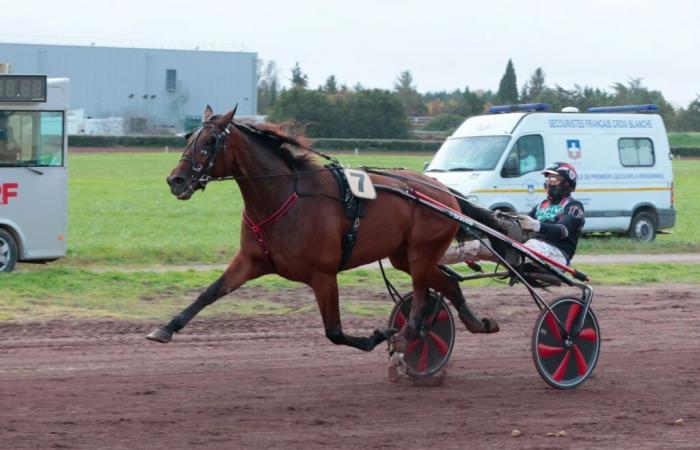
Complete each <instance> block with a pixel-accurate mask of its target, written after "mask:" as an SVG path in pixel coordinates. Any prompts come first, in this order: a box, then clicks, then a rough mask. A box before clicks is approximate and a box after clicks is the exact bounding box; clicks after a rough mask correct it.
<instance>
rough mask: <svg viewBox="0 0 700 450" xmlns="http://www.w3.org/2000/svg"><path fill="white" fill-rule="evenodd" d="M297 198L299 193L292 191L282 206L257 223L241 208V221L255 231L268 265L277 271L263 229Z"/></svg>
mask: <svg viewBox="0 0 700 450" xmlns="http://www.w3.org/2000/svg"><path fill="white" fill-rule="evenodd" d="M297 200H299V194H297V193H296V192H293V193H292V195H290V196H289V198H287V200H285V201H284V203H282V206H280V207H279V208H278V209H277V211H275V212H273V213H272V214H270V216H268V217H267V218H266V219H263V220H262V221H260V222H258V223H255V222H253V219H251V218H250V216H249V215H248V213H247V212H246V210H245V209H243V222H245V224H246V225H248V228H250V229H251V231H252V232H253V233H255V237H256V238H257V241H258V243H259V244H260V246H261V247H262V249H263V253H265V256H267V260H268V261H269V262H270V265H271V266H272V268H273V269H274V270H275V272H277V267H275V262H274V261H273V260H272V255H271V254H270V248H269V247H268V246H267V242H265V236H264V235H263V230H264V229H265V228H267V227H269V226H270V225H272V224H273V223H275V222H277V221H278V220H279V219H280V218H281V217H282V216H284V215H285V214H286V213H287V211H289V210H290V209H291V208H292V206H294V204H295V203H296V202H297Z"/></svg>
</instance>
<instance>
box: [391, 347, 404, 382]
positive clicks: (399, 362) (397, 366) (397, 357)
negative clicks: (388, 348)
mask: <svg viewBox="0 0 700 450" xmlns="http://www.w3.org/2000/svg"><path fill="white" fill-rule="evenodd" d="M387 371H388V375H389V381H391V382H392V383H396V382H397V381H399V380H400V379H401V378H402V377H403V376H404V375H406V363H405V362H404V359H403V353H394V354H393V355H391V357H389V364H388V365H387Z"/></svg>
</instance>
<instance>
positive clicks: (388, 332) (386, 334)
mask: <svg viewBox="0 0 700 450" xmlns="http://www.w3.org/2000/svg"><path fill="white" fill-rule="evenodd" d="M398 331H399V330H397V329H396V328H377V329H376V330H374V333H373V334H374V337H375V339H378V341H377V343H380V342H384V341H386V340H387V339H390V338H391V337H392V336H393V335H394V334H396V333H397V332H398Z"/></svg>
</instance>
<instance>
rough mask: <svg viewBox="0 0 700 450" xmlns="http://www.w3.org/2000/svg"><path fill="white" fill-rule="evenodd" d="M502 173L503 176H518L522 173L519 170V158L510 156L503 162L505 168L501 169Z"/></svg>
mask: <svg viewBox="0 0 700 450" xmlns="http://www.w3.org/2000/svg"><path fill="white" fill-rule="evenodd" d="M501 175H502V176H503V177H506V178H507V177H517V176H518V175H520V171H519V170H518V160H517V159H516V158H508V159H506V162H505V163H503V170H501Z"/></svg>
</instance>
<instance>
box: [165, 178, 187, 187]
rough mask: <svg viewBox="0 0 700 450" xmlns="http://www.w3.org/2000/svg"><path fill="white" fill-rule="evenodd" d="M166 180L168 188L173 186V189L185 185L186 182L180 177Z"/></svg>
mask: <svg viewBox="0 0 700 450" xmlns="http://www.w3.org/2000/svg"><path fill="white" fill-rule="evenodd" d="M166 180H167V181H168V184H169V185H170V186H173V187H176V186H182V185H184V184H185V183H187V180H186V179H185V177H180V176H175V177H168V178H166Z"/></svg>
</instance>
